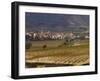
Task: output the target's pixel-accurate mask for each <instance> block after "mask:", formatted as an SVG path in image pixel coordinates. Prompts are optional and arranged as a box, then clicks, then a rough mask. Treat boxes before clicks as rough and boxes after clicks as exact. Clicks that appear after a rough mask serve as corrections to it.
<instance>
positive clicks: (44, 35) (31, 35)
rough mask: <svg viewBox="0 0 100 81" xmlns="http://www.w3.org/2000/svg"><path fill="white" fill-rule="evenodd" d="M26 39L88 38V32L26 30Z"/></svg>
mask: <svg viewBox="0 0 100 81" xmlns="http://www.w3.org/2000/svg"><path fill="white" fill-rule="evenodd" d="M25 36H26V40H27V41H28V40H61V39H66V38H69V39H80V40H82V39H89V32H88V31H84V32H50V31H47V32H46V31H45V32H43V31H40V32H27V33H26V34H25Z"/></svg>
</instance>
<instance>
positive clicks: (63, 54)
mask: <svg viewBox="0 0 100 81" xmlns="http://www.w3.org/2000/svg"><path fill="white" fill-rule="evenodd" d="M30 43H31V44H32V46H31V47H30V48H29V49H26V54H25V61H26V67H32V65H33V66H34V64H35V65H36V64H37V66H36V67H38V66H39V65H40V64H41V66H40V67H42V66H43V67H45V66H46V65H45V64H51V65H52V64H53V65H59V66H60V65H66V66H67V65H88V64H89V41H88V40H80V41H74V42H71V43H69V44H66V45H64V44H63V43H64V40H45V41H30ZM44 45H46V47H45V48H43V46H44ZM43 63H44V64H43ZM38 64H39V65H38ZM42 64H43V65H42ZM29 65H31V66H29Z"/></svg>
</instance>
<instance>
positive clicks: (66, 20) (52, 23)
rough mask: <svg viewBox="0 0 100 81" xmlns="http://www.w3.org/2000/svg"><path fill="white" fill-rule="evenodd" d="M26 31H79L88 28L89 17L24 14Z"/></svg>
mask: <svg viewBox="0 0 100 81" xmlns="http://www.w3.org/2000/svg"><path fill="white" fill-rule="evenodd" d="M25 26H26V31H41V30H44V31H56V32H62V31H71V30H73V31H74V29H75V30H76V29H77V31H80V28H83V29H84V28H89V15H79V14H77V15H74V14H56V13H55V14H51V13H32V12H26V13H25Z"/></svg>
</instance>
